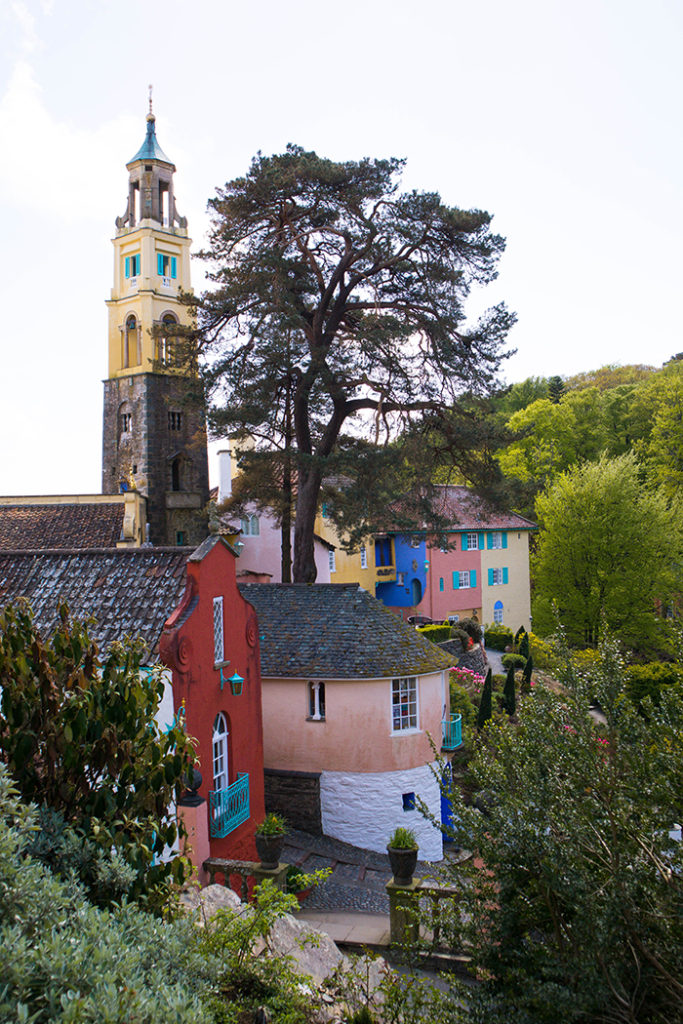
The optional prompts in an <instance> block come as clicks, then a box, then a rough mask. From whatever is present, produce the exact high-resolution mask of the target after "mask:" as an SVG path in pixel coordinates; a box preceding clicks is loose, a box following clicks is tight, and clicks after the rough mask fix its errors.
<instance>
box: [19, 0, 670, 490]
mask: <svg viewBox="0 0 683 1024" xmlns="http://www.w3.org/2000/svg"><path fill="white" fill-rule="evenodd" d="M682 29H683V5H681V4H680V3H679V2H675V0H648V2H647V3H646V2H645V0H640V2H635V0H573V2H572V3H568V2H567V0H563V2H559V0H515V2H514V3H513V2H511V0H421V2H419V3H416V2H415V0H390V2H385V0H345V2H344V3H332V2H329V0H261V2H260V3H258V4H257V3H253V4H247V3H245V2H244V0H240V2H236V0H193V2H192V3H188V2H186V0H164V3H163V4H161V3H158V2H155V3H152V2H150V0H116V2H114V0H0V308H1V309H2V311H3V314H4V315H3V320H4V324H3V328H2V335H1V336H2V341H1V342H0V344H2V353H3V360H2V372H0V432H1V436H2V444H1V446H0V493H4V494H53V493H55V494H56V493H68V494H71V493H74V494H75V493H97V492H98V491H99V490H100V474H101V443H102V442H101V434H102V426H101V422H102V384H101V381H102V379H103V377H104V376H105V374H106V369H107V317H106V308H105V305H104V300H105V299H106V298H107V296H108V294H109V290H110V288H111V284H112V272H113V271H112V268H113V259H112V252H113V250H112V246H111V242H110V239H111V237H112V236H113V233H114V219H115V217H116V216H117V215H120V214H122V213H123V211H124V208H125V200H126V189H127V171H126V168H125V164H126V161H127V160H129V159H130V158H131V156H132V155H133V154H134V153H135V152H136V150H137V149H138V147H139V146H140V144H141V142H142V140H143V138H144V133H145V115H146V112H147V88H148V84H149V83H152V84H153V86H154V109H155V114H156V117H157V137H158V139H159V143H160V145H161V146H162V148H163V149H164V151H165V152H166V153H168V155H169V156H170V158H171V159H172V160H173V161H174V163H175V164H176V167H177V173H176V176H175V192H176V198H177V204H178V209H179V211H180V213H181V214H184V215H185V216H187V217H188V220H189V229H190V233H191V235H192V238H193V239H194V248H195V249H199V248H201V246H202V244H203V241H204V237H205V232H206V229H207V225H208V218H207V214H206V203H207V200H208V199H209V198H210V197H211V196H212V195H214V194H215V190H216V188H217V187H220V186H222V185H223V184H224V183H225V182H226V181H228V180H230V179H232V178H234V177H237V176H239V175H241V174H243V173H244V172H245V171H246V170H247V168H248V166H249V163H250V161H251V158H252V157H253V156H254V155H255V154H256V153H257V152H258V151H259V150H260V151H262V152H263V153H266V154H268V153H275V152H281V151H282V150H283V149H284V147H285V146H286V145H287V143H288V142H294V143H297V144H298V145H301V146H303V147H304V148H306V149H314V150H316V152H318V153H319V154H321V155H323V156H327V157H330V158H332V159H345V160H346V159H360V158H362V157H364V156H374V157H386V156H400V157H405V158H406V159H407V165H406V169H405V172H404V177H403V185H404V187H405V188H408V189H413V188H415V189H423V190H426V191H438V192H440V194H441V196H442V198H443V199H444V201H445V202H446V203H448V204H449V205H454V206H460V207H463V208H478V209H485V210H488V211H489V212H490V213H492V214H493V215H494V221H493V226H494V229H495V230H496V231H497V232H498V233H500V234H502V235H504V236H505V237H506V239H507V248H506V252H505V255H504V256H503V258H502V260H501V263H500V273H499V277H498V279H497V280H496V281H495V282H494V283H493V284H492V285H490V286H489V287H488V288H487V289H486V290H485V291H484V292H483V293H482V294H481V295H476V296H474V297H473V303H472V310H473V311H477V310H481V309H483V308H485V307H486V306H488V305H493V304H494V303H496V302H498V301H500V300H501V299H504V300H505V301H506V303H507V304H508V306H509V307H510V308H511V309H513V310H514V311H515V312H516V313H517V316H518V323H517V325H516V327H515V328H514V329H513V331H512V332H511V334H510V336H509V343H510V348H514V349H516V350H517V351H516V354H515V355H513V356H512V357H511V358H510V359H509V360H508V361H507V362H506V364H505V368H504V379H505V380H506V381H507V382H508V383H512V382H514V381H517V380H523V379H524V378H525V377H528V376H531V375H534V376H536V375H541V376H550V375H553V374H560V375H563V376H568V375H572V374H574V373H578V372H581V371H585V370H589V369H594V368H597V367H598V366H602V365H605V364H607V363H616V364H622V365H623V364H627V363H634V362H636V363H647V364H650V365H653V366H660V365H661V364H662V363H663V362H664V361H665V360H666V359H668V358H669V357H670V356H671V355H673V354H674V353H676V352H678V351H680V350H682V349H683V341H682V340H681V330H680V327H679V315H678V312H679V311H678V301H677V300H678V296H679V292H680V288H681V276H682V273H681V272H682V269H683V268H682V266H681V263H682V260H681V244H680V243H681V238H682V237H683V230H682V229H683V202H682V197H681V189H680V173H681V166H682V164H683V160H682V159H681V158H682V156H683V154H682V152H681V148H682V144H681V131H680V106H681V92H682V90H681V85H682V81H683V70H682V68H683V62H681V60H680V51H681V47H682V44H683V31H682ZM193 285H194V287H195V290H201V289H202V287H203V281H202V268H201V264H199V263H197V264H196V266H195V268H194V271H193ZM212 447H215V446H212ZM214 461H215V460H212V467H211V468H212V471H213V469H214V466H213V462H214ZM212 475H213V473H212Z"/></svg>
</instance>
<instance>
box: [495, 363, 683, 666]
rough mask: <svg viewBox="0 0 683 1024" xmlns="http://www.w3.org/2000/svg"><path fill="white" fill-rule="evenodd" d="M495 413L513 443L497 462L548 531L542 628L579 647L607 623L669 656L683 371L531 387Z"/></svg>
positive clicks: (535, 574)
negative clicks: (563, 634) (560, 632)
mask: <svg viewBox="0 0 683 1024" xmlns="http://www.w3.org/2000/svg"><path fill="white" fill-rule="evenodd" d="M558 382H559V383H558ZM493 406H494V409H495V413H494V415H495V416H496V417H497V419H498V422H499V426H500V427H501V428H503V429H507V430H509V431H510V433H511V435H512V440H511V441H510V442H509V443H508V444H506V445H505V446H503V447H501V448H500V449H499V451H498V453H497V455H498V463H499V465H500V468H501V470H502V472H503V475H504V478H505V479H506V481H507V483H508V485H509V488H510V492H511V493H516V494H517V496H518V497H519V499H520V500H519V503H518V511H520V512H522V513H523V514H524V515H527V516H529V517H530V518H532V519H535V520H536V521H537V522H538V524H539V535H538V538H537V542H536V552H535V558H534V559H533V561H532V584H533V587H534V607H533V613H534V614H533V617H534V625H535V629H536V630H538V631H539V632H540V633H541V634H544V635H547V634H549V633H552V632H553V630H554V628H555V625H556V622H557V615H558V614H559V617H560V619H561V620H562V621H563V623H564V625H565V627H566V628H567V630H568V632H569V635H570V638H571V640H572V642H573V643H575V644H577V645H579V646H581V645H584V644H587V645H595V643H597V640H598V634H599V624H600V622H601V621H602V622H604V623H605V624H606V625H608V626H610V627H611V628H612V629H615V630H617V632H618V633H619V635H620V636H621V637H622V639H623V641H624V642H626V643H627V644H628V645H629V646H630V647H631V648H632V649H633V650H634V651H639V652H640V653H645V652H646V650H648V649H650V650H651V651H652V650H657V649H660V650H662V651H663V652H664V653H665V652H666V650H667V630H666V627H665V623H664V622H663V619H665V618H666V617H667V616H671V615H672V614H673V612H674V610H675V609H676V607H677V602H678V601H679V599H680V594H681V592H682V591H683V579H682V575H683V569H682V565H683V534H682V528H681V515H680V512H681V493H682V491H681V484H682V483H683V361H682V360H681V359H680V358H679V357H678V356H676V357H674V358H673V359H671V360H670V361H669V362H667V363H665V364H664V366H662V367H660V368H659V369H656V368H654V367H649V366H644V365H636V366H623V367H619V366H605V367H601V368H600V369H598V370H594V371H590V372H585V373H580V374H577V375H576V376H574V377H570V378H566V379H562V378H554V377H551V378H548V379H545V378H540V377H532V378H528V379H527V380H526V381H523V382H521V383H518V384H514V385H513V386H512V387H510V388H509V389H508V390H507V391H506V392H505V393H503V394H502V395H500V396H498V397H497V398H496V399H495V400H494V402H493ZM553 605H556V610H555V609H554V607H553ZM511 625H514V624H511Z"/></svg>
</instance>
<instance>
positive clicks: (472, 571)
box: [470, 569, 477, 587]
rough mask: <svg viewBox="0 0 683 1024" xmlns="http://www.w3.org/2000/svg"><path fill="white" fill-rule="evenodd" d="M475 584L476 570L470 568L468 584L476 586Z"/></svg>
mask: <svg viewBox="0 0 683 1024" xmlns="http://www.w3.org/2000/svg"><path fill="white" fill-rule="evenodd" d="M476 585H477V571H476V569H470V586H471V587H476Z"/></svg>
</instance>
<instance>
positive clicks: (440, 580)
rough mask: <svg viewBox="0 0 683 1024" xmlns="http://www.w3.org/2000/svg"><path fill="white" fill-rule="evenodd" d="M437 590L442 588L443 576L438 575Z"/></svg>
mask: <svg viewBox="0 0 683 1024" xmlns="http://www.w3.org/2000/svg"><path fill="white" fill-rule="evenodd" d="M439 590H443V576H439Z"/></svg>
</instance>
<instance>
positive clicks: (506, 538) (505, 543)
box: [503, 530, 508, 548]
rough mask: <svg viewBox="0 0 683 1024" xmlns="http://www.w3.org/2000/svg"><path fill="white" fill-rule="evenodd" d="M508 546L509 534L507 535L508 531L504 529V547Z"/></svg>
mask: <svg viewBox="0 0 683 1024" xmlns="http://www.w3.org/2000/svg"><path fill="white" fill-rule="evenodd" d="M507 546H508V535H507V533H506V531H505V530H503V547H504V548H506V547H507Z"/></svg>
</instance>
